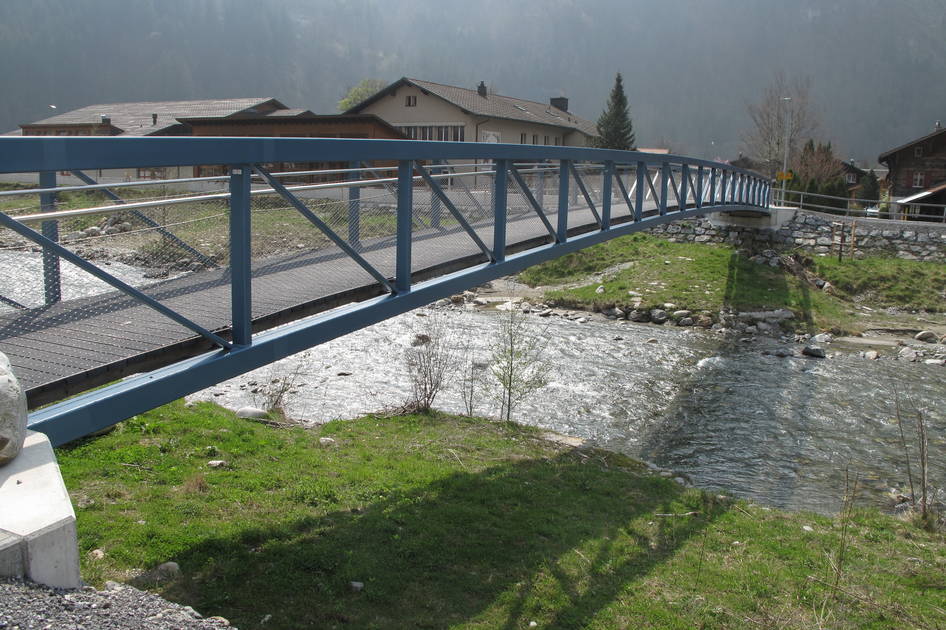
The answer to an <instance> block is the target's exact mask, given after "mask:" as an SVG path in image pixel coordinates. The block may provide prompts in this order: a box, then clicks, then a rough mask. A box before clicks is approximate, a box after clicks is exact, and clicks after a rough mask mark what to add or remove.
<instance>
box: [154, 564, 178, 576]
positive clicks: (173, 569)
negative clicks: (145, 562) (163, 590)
mask: <svg viewBox="0 0 946 630" xmlns="http://www.w3.org/2000/svg"><path fill="white" fill-rule="evenodd" d="M154 571H155V573H156V574H157V575H158V576H159V577H164V578H173V577H177V576H178V575H180V574H181V567H180V565H179V564H178V563H176V562H164V563H161V564H159V565H158V568H157V569H155V570H154Z"/></svg>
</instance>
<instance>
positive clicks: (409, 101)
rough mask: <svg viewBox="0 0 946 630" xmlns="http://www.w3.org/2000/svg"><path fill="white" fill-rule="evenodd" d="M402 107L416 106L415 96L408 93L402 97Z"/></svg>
mask: <svg viewBox="0 0 946 630" xmlns="http://www.w3.org/2000/svg"><path fill="white" fill-rule="evenodd" d="M404 107H417V96H416V95H414V94H409V95H407V97H405V99H404Z"/></svg>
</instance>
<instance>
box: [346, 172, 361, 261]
mask: <svg viewBox="0 0 946 630" xmlns="http://www.w3.org/2000/svg"><path fill="white" fill-rule="evenodd" d="M360 167H361V163H360V162H359V161H357V160H356V161H354V162H349V163H348V168H352V169H354V168H360ZM360 177H361V171H351V172H350V173H348V180H349V181H355V180H357V179H360ZM348 243H349V245H351V246H352V247H353V248H355V249H356V250H357V249H360V247H361V187H360V186H349V187H348Z"/></svg>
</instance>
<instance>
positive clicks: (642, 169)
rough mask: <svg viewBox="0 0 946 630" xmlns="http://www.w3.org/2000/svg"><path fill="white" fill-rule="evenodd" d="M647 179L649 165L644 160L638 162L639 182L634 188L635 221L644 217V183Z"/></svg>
mask: <svg viewBox="0 0 946 630" xmlns="http://www.w3.org/2000/svg"><path fill="white" fill-rule="evenodd" d="M646 179H647V165H646V164H644V163H643V162H638V163H637V184H636V186H635V188H634V190H635V199H634V222H635V223H636V222H638V221H640V220H641V219H642V218H643V217H644V184H645V181H644V180H646Z"/></svg>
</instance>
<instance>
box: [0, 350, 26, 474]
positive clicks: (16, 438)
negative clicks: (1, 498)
mask: <svg viewBox="0 0 946 630" xmlns="http://www.w3.org/2000/svg"><path fill="white" fill-rule="evenodd" d="M25 439H26V392H24V391H23V388H22V387H21V386H20V383H19V381H17V379H16V376H15V375H14V374H13V369H12V368H11V367H10V360H9V359H7V356H6V355H5V354H3V353H2V352H0V466H3V465H4V464H6V463H8V462H11V461H13V458H14V457H16V456H17V455H18V454H19V453H20V450H21V449H22V448H23V441H24V440H25Z"/></svg>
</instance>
